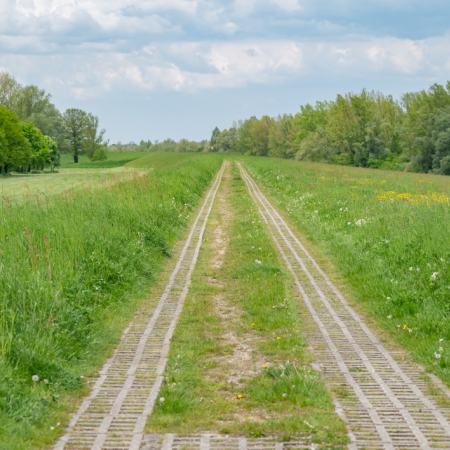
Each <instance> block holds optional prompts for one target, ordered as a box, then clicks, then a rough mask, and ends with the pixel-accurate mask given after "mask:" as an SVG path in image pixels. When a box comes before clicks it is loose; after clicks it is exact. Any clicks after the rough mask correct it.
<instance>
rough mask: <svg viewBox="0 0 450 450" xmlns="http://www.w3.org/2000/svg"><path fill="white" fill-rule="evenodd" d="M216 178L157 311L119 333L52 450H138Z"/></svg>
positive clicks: (143, 314)
mask: <svg viewBox="0 0 450 450" xmlns="http://www.w3.org/2000/svg"><path fill="white" fill-rule="evenodd" d="M222 173H223V168H222V169H221V171H220V172H219V174H218V175H217V177H216V178H215V181H214V184H213V186H212V188H211V190H210V191H209V193H208V195H207V197H206V199H205V202H204V204H203V206H202V208H201V209H200V212H199V214H198V216H197V218H196V220H195V222H194V224H193V226H192V229H191V231H190V234H189V236H188V238H187V240H186V242H185V245H184V247H183V249H182V251H181V253H180V255H179V259H178V261H177V264H176V266H175V269H174V271H173V273H172V275H171V276H170V279H169V283H168V284H167V286H166V289H165V291H164V293H163V295H162V296H161V298H160V300H159V303H158V304H157V306H156V308H150V309H149V310H147V309H146V308H145V306H144V307H143V308H142V309H141V310H140V311H139V312H138V313H137V315H136V316H135V318H134V320H133V321H132V322H131V323H130V325H129V327H128V328H127V329H126V330H125V331H124V333H123V335H122V339H121V341H120V344H119V346H118V347H117V349H116V351H115V353H114V355H113V356H112V358H111V359H110V360H108V361H107V362H106V364H105V365H104V366H103V368H102V370H101V371H100V374H99V375H100V376H99V377H98V379H97V380H96V382H95V385H94V387H93V390H92V392H91V394H90V396H89V397H88V398H86V400H85V401H84V402H83V403H82V405H81V406H80V408H79V410H78V412H77V413H76V414H75V415H74V416H73V418H72V420H71V421H70V423H69V430H68V433H67V434H66V435H64V436H63V437H62V438H61V439H60V440H59V442H58V443H57V444H56V447H55V449H57V450H62V449H81V448H82V449H87V448H90V449H92V450H95V449H102V448H126V449H130V450H138V449H139V448H140V445H141V440H142V437H143V430H144V426H145V423H146V420H147V418H148V416H149V415H150V413H151V411H152V408H153V405H154V402H155V399H156V396H157V394H158V391H159V388H160V386H161V382H162V379H163V372H164V368H165V364H166V360H167V354H168V349H169V341H170V338H171V336H172V334H173V330H174V328H175V325H176V322H177V319H178V316H179V314H180V312H181V308H182V306H183V300H184V298H185V297H186V294H187V291H188V287H189V283H190V276H191V273H192V270H193V268H194V266H195V263H196V260H197V256H198V252H199V248H200V245H201V241H202V237H203V233H204V230H205V226H206V222H207V220H208V216H209V213H210V211H211V207H212V204H213V202H214V198H215V195H216V192H217V189H218V188H219V185H220V182H221V178H222Z"/></svg>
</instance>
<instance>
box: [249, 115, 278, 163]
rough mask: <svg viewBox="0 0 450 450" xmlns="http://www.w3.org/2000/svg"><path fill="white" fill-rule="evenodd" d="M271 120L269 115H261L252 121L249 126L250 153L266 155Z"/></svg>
mask: <svg viewBox="0 0 450 450" xmlns="http://www.w3.org/2000/svg"><path fill="white" fill-rule="evenodd" d="M272 122H273V119H272V118H271V117H269V116H262V117H261V119H260V120H257V121H256V122H254V123H253V125H252V126H251V128H250V139H251V149H250V154H251V155H256V156H267V153H268V151H269V130H270V127H271V125H272Z"/></svg>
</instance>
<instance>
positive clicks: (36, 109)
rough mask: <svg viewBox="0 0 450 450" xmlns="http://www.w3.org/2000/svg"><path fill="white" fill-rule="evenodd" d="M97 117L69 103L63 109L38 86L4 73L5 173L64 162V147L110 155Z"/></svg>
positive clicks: (1, 145)
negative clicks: (107, 152)
mask: <svg viewBox="0 0 450 450" xmlns="http://www.w3.org/2000/svg"><path fill="white" fill-rule="evenodd" d="M104 134H105V130H103V129H100V127H99V119H98V117H97V116H95V115H93V114H90V113H87V112H85V111H83V110H81V109H76V108H69V109H67V110H66V111H65V112H64V113H61V112H60V111H59V110H58V109H57V108H56V107H55V105H54V104H53V103H52V102H51V95H50V94H49V93H47V92H45V90H44V89H39V87H38V86H34V85H29V86H22V85H21V84H20V83H18V82H17V81H16V79H15V78H14V77H13V76H12V75H10V74H9V73H8V72H0V173H7V172H10V171H12V170H15V171H19V172H25V171H27V172H30V171H31V170H43V169H44V168H45V167H50V169H51V170H52V171H53V170H54V168H55V167H57V166H59V165H60V158H61V152H63V153H71V154H72V155H73V159H74V163H77V162H78V158H79V155H80V154H86V155H87V156H88V157H89V158H90V159H93V160H101V159H106V158H107V156H106V148H107V145H108V141H104V138H103V137H104Z"/></svg>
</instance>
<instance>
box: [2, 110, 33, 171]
mask: <svg viewBox="0 0 450 450" xmlns="http://www.w3.org/2000/svg"><path fill="white" fill-rule="evenodd" d="M0 133H1V134H2V141H3V144H2V145H1V156H0V164H1V165H0V173H2V172H3V171H4V172H8V169H9V168H10V167H11V166H18V167H21V166H24V165H25V164H27V163H29V161H30V159H31V146H30V143H29V142H28V139H27V138H26V137H25V136H24V134H23V132H22V130H21V127H20V122H19V119H18V118H17V114H16V113H14V112H12V111H10V110H9V109H8V108H7V107H6V106H2V105H0Z"/></svg>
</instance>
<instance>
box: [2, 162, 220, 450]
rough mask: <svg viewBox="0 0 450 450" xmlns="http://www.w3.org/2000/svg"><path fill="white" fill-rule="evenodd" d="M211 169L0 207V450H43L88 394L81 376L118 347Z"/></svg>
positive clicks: (190, 168) (199, 166)
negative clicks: (121, 336) (74, 405)
mask: <svg viewBox="0 0 450 450" xmlns="http://www.w3.org/2000/svg"><path fill="white" fill-rule="evenodd" d="M221 161H222V159H221V157H220V156H216V155H211V156H206V157H203V158H192V159H190V160H189V161H185V162H184V163H183V165H181V166H172V167H171V168H170V170H167V169H163V168H161V169H158V170H152V171H149V172H146V173H144V174H141V175H139V176H134V177H132V178H130V179H126V180H120V179H116V180H114V182H113V183H110V184H109V185H108V187H105V188H103V189H81V190H71V191H68V192H67V193H66V194H65V195H64V196H48V197H46V198H45V199H43V198H42V197H34V198H32V199H29V200H27V201H26V202H24V203H22V204H11V205H3V208H2V209H1V218H0V220H1V223H0V313H1V316H0V441H1V443H2V444H1V448H2V450H3V449H8V450H9V449H30V448H42V447H45V446H46V445H49V444H50V443H51V442H52V441H53V439H54V438H55V437H56V435H57V434H59V433H60V431H61V428H60V426H63V425H64V423H65V422H66V420H67V411H68V410H73V402H74V399H76V398H77V397H79V396H80V395H82V394H83V393H84V394H85V393H86V392H87V388H88V386H86V385H85V378H83V377H86V376H87V375H90V374H92V373H94V372H95V370H97V369H98V368H99V366H100V365H101V364H102V363H103V361H104V359H105V357H106V356H107V355H108V354H109V353H110V351H111V349H112V348H113V347H114V346H115V345H116V343H117V341H118V338H119V336H120V333H121V331H122V330H123V329H124V328H125V326H126V324H127V322H128V321H129V319H130V317H131V316H132V314H133V313H134V311H135V310H136V307H137V305H138V303H139V302H140V301H142V299H143V298H144V297H145V295H146V293H147V292H148V287H149V285H150V284H152V283H153V282H154V280H155V278H156V276H157V274H158V271H159V269H160V267H161V264H162V263H163V261H164V260H165V259H166V258H167V257H169V255H170V249H171V246H172V244H173V243H174V241H175V240H176V239H177V237H179V236H180V233H181V232H182V231H183V230H184V229H185V227H186V224H187V223H188V221H189V215H190V214H191V211H192V209H193V208H194V207H195V205H196V204H197V203H198V202H199V199H200V198H201V196H202V194H203V191H204V190H205V189H206V187H207V186H208V184H209V183H210V181H211V179H212V177H213V175H214V173H215V172H216V171H217V170H218V169H219V167H220V165H221ZM34 376H37V377H34ZM33 377H34V378H33ZM57 424H60V426H57ZM50 427H53V428H55V430H53V429H51V428H50Z"/></svg>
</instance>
